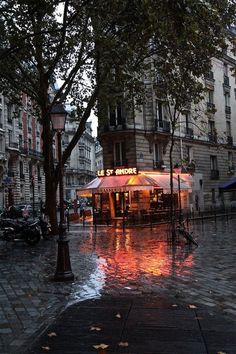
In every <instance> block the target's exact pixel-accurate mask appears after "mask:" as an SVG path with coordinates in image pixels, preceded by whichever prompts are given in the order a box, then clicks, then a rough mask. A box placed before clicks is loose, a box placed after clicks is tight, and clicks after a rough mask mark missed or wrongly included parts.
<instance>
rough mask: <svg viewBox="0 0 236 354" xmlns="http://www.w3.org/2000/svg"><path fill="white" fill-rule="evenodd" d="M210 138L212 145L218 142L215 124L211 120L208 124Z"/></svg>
mask: <svg viewBox="0 0 236 354" xmlns="http://www.w3.org/2000/svg"><path fill="white" fill-rule="evenodd" d="M208 138H209V141H210V142H212V143H216V142H217V132H216V128H215V122H214V121H213V120H209V122H208Z"/></svg>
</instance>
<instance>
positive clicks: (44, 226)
mask: <svg viewBox="0 0 236 354" xmlns="http://www.w3.org/2000/svg"><path fill="white" fill-rule="evenodd" d="M37 223H38V226H39V227H40V231H41V235H42V237H43V239H44V240H49V239H50V234H51V224H50V223H49V222H48V221H46V220H45V219H44V218H43V217H42V216H41V217H40V218H39V219H38V221H37Z"/></svg>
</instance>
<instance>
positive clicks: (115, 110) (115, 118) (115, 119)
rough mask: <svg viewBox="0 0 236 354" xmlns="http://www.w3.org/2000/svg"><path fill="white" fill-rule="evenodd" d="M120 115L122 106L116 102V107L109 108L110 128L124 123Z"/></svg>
mask: <svg viewBox="0 0 236 354" xmlns="http://www.w3.org/2000/svg"><path fill="white" fill-rule="evenodd" d="M122 113H123V112H122V105H121V103H120V102H118V103H117V105H116V106H109V119H110V125H111V126H117V125H122V124H123V123H124V119H123V114H122Z"/></svg>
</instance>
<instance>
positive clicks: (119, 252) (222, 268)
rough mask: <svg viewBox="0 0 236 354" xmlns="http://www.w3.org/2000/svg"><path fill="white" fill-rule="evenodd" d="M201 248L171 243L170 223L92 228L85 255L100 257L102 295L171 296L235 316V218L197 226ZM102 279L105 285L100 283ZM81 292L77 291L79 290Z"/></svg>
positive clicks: (81, 248)
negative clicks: (122, 227) (125, 227)
mask: <svg viewBox="0 0 236 354" xmlns="http://www.w3.org/2000/svg"><path fill="white" fill-rule="evenodd" d="M190 228H191V230H192V231H193V234H194V237H195V239H196V240H197V242H198V244H199V246H198V247H196V246H194V245H192V246H191V245H188V244H186V242H185V240H183V239H179V240H178V242H177V243H176V244H174V245H173V244H172V243H171V242H169V233H168V230H167V229H166V226H164V225H163V226H159V227H156V228H153V229H152V230H151V229H150V228H142V229H126V230H125V231H124V232H122V230H120V229H110V230H109V229H100V230H98V231H97V233H94V231H93V230H92V229H91V230H90V231H87V235H86V237H85V238H84V239H83V242H79V245H78V251H79V253H80V254H81V255H89V254H90V255H91V254H92V255H93V256H95V257H96V279H97V280H98V281H97V282H96V284H97V286H98V287H99V294H113V295H115V294H116V295H122V294H124V295H127V294H129V295H130V294H139V295H142V294H152V295H153V294H157V295H158V294H163V293H164V294H166V295H167V294H168V295H172V296H174V297H175V298H178V299H182V300H183V301H186V302H197V303H202V304H205V305H207V306H212V307H215V308H217V309H221V310H224V311H226V312H228V313H232V314H233V315H234V314H235V310H236V306H235V304H234V300H233V298H234V293H235V291H236V278H235V255H236V248H235V245H236V241H235V240H236V238H235V234H236V230H235V229H236V227H235V223H234V221H229V222H226V220H221V222H219V221H218V222H217V223H215V222H214V221H205V222H204V223H203V224H202V223H195V224H192V225H191V227H190ZM99 282H100V284H99ZM74 290H75V292H74V295H75V296H76V289H74Z"/></svg>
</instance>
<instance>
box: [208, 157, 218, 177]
mask: <svg viewBox="0 0 236 354" xmlns="http://www.w3.org/2000/svg"><path fill="white" fill-rule="evenodd" d="M210 167H211V179H219V170H218V163H217V157H216V156H214V155H211V156H210Z"/></svg>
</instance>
